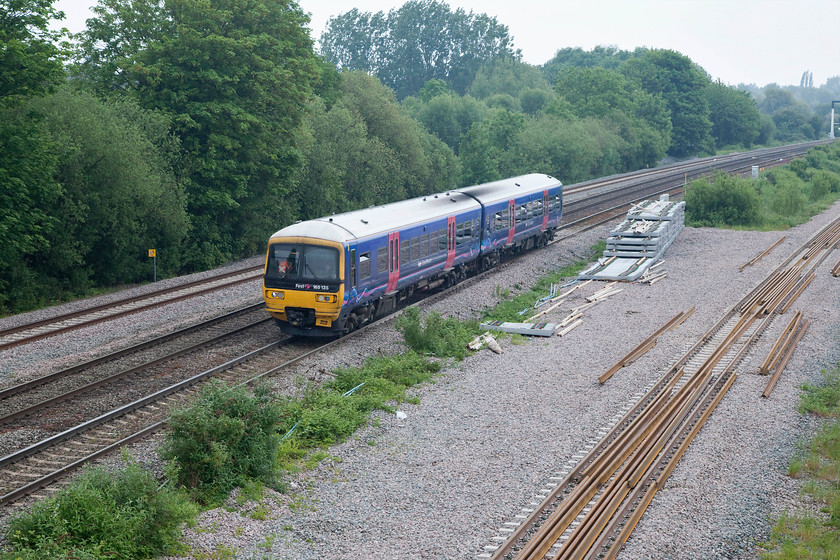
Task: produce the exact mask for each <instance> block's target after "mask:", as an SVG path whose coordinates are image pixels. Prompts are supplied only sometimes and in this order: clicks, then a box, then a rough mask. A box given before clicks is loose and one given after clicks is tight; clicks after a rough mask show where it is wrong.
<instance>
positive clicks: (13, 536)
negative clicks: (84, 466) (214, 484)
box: [0, 461, 198, 560]
mask: <svg viewBox="0 0 840 560" xmlns="http://www.w3.org/2000/svg"><path fill="white" fill-rule="evenodd" d="M158 485H159V483H158V481H157V480H155V478H154V476H152V474H151V472H149V471H147V470H145V469H143V468H142V467H140V466H139V465H138V464H136V463H134V462H131V461H129V462H128V463H127V464H126V465H125V467H124V468H123V469H122V470H120V471H119V472H117V473H110V472H107V471H105V470H104V469H91V470H88V471H86V472H84V473H83V474H82V475H81V476H80V477H79V478H77V479H76V480H75V481H74V482H73V483H72V484H71V485H70V486H68V487H67V488H66V489H64V490H61V491H60V492H59V493H58V494H57V495H55V496H53V497H51V498H48V499H46V500H44V501H42V502H39V503H37V504H36V505H34V506H33V507H32V508H31V510H30V511H29V512H27V513H25V514H23V515H20V516H18V517H15V518H13V519H11V520H10V521H9V523H8V526H7V528H6V530H7V532H6V540H7V542H8V543H10V545H11V550H7V551H3V552H0V559H2V560H60V559H68V560H70V559H73V560H105V559H113V558H134V559H138V560H139V559H143V558H154V557H156V556H160V555H162V554H165V553H169V552H173V551H175V550H177V546H178V536H179V534H180V528H181V526H182V525H183V524H184V523H185V522H190V521H191V520H193V519H194V517H195V515H196V514H197V513H198V508H197V507H196V506H195V504H193V503H192V502H190V501H189V500H188V499H187V497H186V495H184V494H183V493H182V492H179V491H174V490H170V489H168V488H158Z"/></svg>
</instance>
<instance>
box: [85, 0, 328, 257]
mask: <svg viewBox="0 0 840 560" xmlns="http://www.w3.org/2000/svg"><path fill="white" fill-rule="evenodd" d="M133 12H136V13H137V15H136V16H135V15H133ZM124 22H127V23H129V25H128V28H126V27H124V26H123V23H124ZM307 23H308V18H307V16H306V15H305V14H304V13H303V11H302V10H301V9H300V7H299V6H298V5H297V4H296V3H295V2H293V1H291V0H283V1H280V2H272V1H266V0H244V1H243V0H236V1H234V0H223V1H218V2H212V3H209V2H171V3H165V4H164V5H163V8H162V9H161V8H160V3H159V2H158V1H156V0H115V1H114V2H113V3H110V2H109V3H108V5H107V8H103V10H102V11H101V12H100V13H98V16H97V17H96V18H93V21H92V22H91V24H90V28H89V31H88V32H87V33H86V34H85V37H84V40H83V41H82V47H83V50H82V52H81V53H80V54H79V57H80V59H82V61H83V62H82V65H81V66H82V69H83V72H84V75H86V76H89V77H90V78H91V79H94V80H102V82H100V86H99V87H100V89H109V88H112V89H124V90H127V91H128V92H130V94H131V95H133V96H134V97H136V99H137V100H138V101H139V102H140V104H141V106H143V107H145V108H149V109H155V110H160V111H163V112H164V113H166V114H168V115H170V116H171V117H172V122H173V123H174V128H175V133H176V135H177V136H178V138H179V139H180V141H181V146H182V149H183V150H184V161H185V162H186V163H188V167H187V171H188V181H187V182H186V183H185V184H186V186H187V193H188V210H189V212H190V214H191V215H193V226H194V227H193V228H192V230H191V236H190V247H189V249H188V250H187V251H185V253H184V258H185V260H187V262H188V264H189V265H191V266H193V267H196V268H203V267H205V266H207V265H212V264H218V263H219V262H221V260H223V259H229V258H232V257H238V256H250V255H252V254H254V253H257V252H259V251H260V250H261V249H262V246H263V244H264V242H265V237H266V236H267V235H268V234H269V232H271V231H274V230H275V229H276V227H277V222H278V219H279V220H280V221H283V222H288V221H292V219H293V218H294V216H295V215H294V213H293V211H294V209H293V208H288V206H286V205H282V204H278V201H279V200H285V199H287V198H288V195H289V194H290V178H291V176H292V174H293V172H294V171H295V169H296V168H297V167H298V165H299V162H298V153H297V151H296V149H295V146H294V144H293V140H294V138H295V135H294V132H295V130H296V128H297V127H298V126H299V124H300V122H301V119H302V117H303V115H304V102H305V101H306V100H307V99H309V98H311V96H312V91H313V86H314V83H315V80H316V79H317V76H318V74H319V72H318V64H317V62H316V58H315V55H314V53H313V50H312V41H311V39H310V38H309V34H308V30H307V29H306V27H305V25H306V24H307ZM102 45H105V47H102ZM196 53H202V54H201V56H196ZM267 208H271V209H273V211H266V209H267ZM208 245H209V247H208Z"/></svg>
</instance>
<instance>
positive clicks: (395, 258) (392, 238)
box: [385, 231, 400, 293]
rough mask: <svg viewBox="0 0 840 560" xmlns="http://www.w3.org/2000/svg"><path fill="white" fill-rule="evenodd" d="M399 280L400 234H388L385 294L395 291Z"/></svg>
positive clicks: (396, 232)
mask: <svg viewBox="0 0 840 560" xmlns="http://www.w3.org/2000/svg"><path fill="white" fill-rule="evenodd" d="M399 279H400V232H398V231H395V232H393V233H389V234H388V287H387V288H386V289H385V292H386V293H391V292H393V291H396V289H397V281H398V280H399Z"/></svg>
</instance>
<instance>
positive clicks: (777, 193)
mask: <svg viewBox="0 0 840 560" xmlns="http://www.w3.org/2000/svg"><path fill="white" fill-rule="evenodd" d="M822 148H823V147H820V148H815V149H813V150H810V151H809V152H808V154H806V156H805V157H804V158H800V159H796V160H794V161H793V162H791V164H789V165H787V166H779V167H774V168H773V169H771V170H770V171H768V172H767V173H766V174H765V175H764V176H763V177H761V178H760V179H758V180H757V181H754V180H752V179H741V178H737V177H732V176H729V175H724V174H721V173H719V174H717V175H715V177H714V178H713V179H711V180H709V179H700V180H698V181H695V182H693V183H692V184H691V185H690V186H689V187H688V190H687V192H686V195H685V201H686V223H687V224H689V225H692V226H700V227H702V226H711V227H751V228H760V229H769V228H779V227H791V226H794V225H796V224H799V223H803V222H805V221H806V220H808V219H809V218H810V217H811V216H812V215H814V214H816V213H819V212H821V211H822V210H824V209H825V207H826V206H827V205H828V204H829V203H831V202H833V201H834V200H836V199H837V198H838V192H840V173H836V172H834V171H831V169H833V168H835V167H837V168H838V170H840V166H837V162H838V159H840V149H837V148H829V150H827V151H826V150H824V149H822ZM829 154H830V155H829ZM811 164H813V165H817V166H820V167H824V169H818V168H815V167H811Z"/></svg>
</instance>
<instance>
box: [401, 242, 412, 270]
mask: <svg viewBox="0 0 840 560" xmlns="http://www.w3.org/2000/svg"><path fill="white" fill-rule="evenodd" d="M410 260H411V243H409V242H408V240H406V242H404V243H402V244H401V247H400V266H401V267H402V266H403V265H406V264H408V263H409V262H410Z"/></svg>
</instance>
